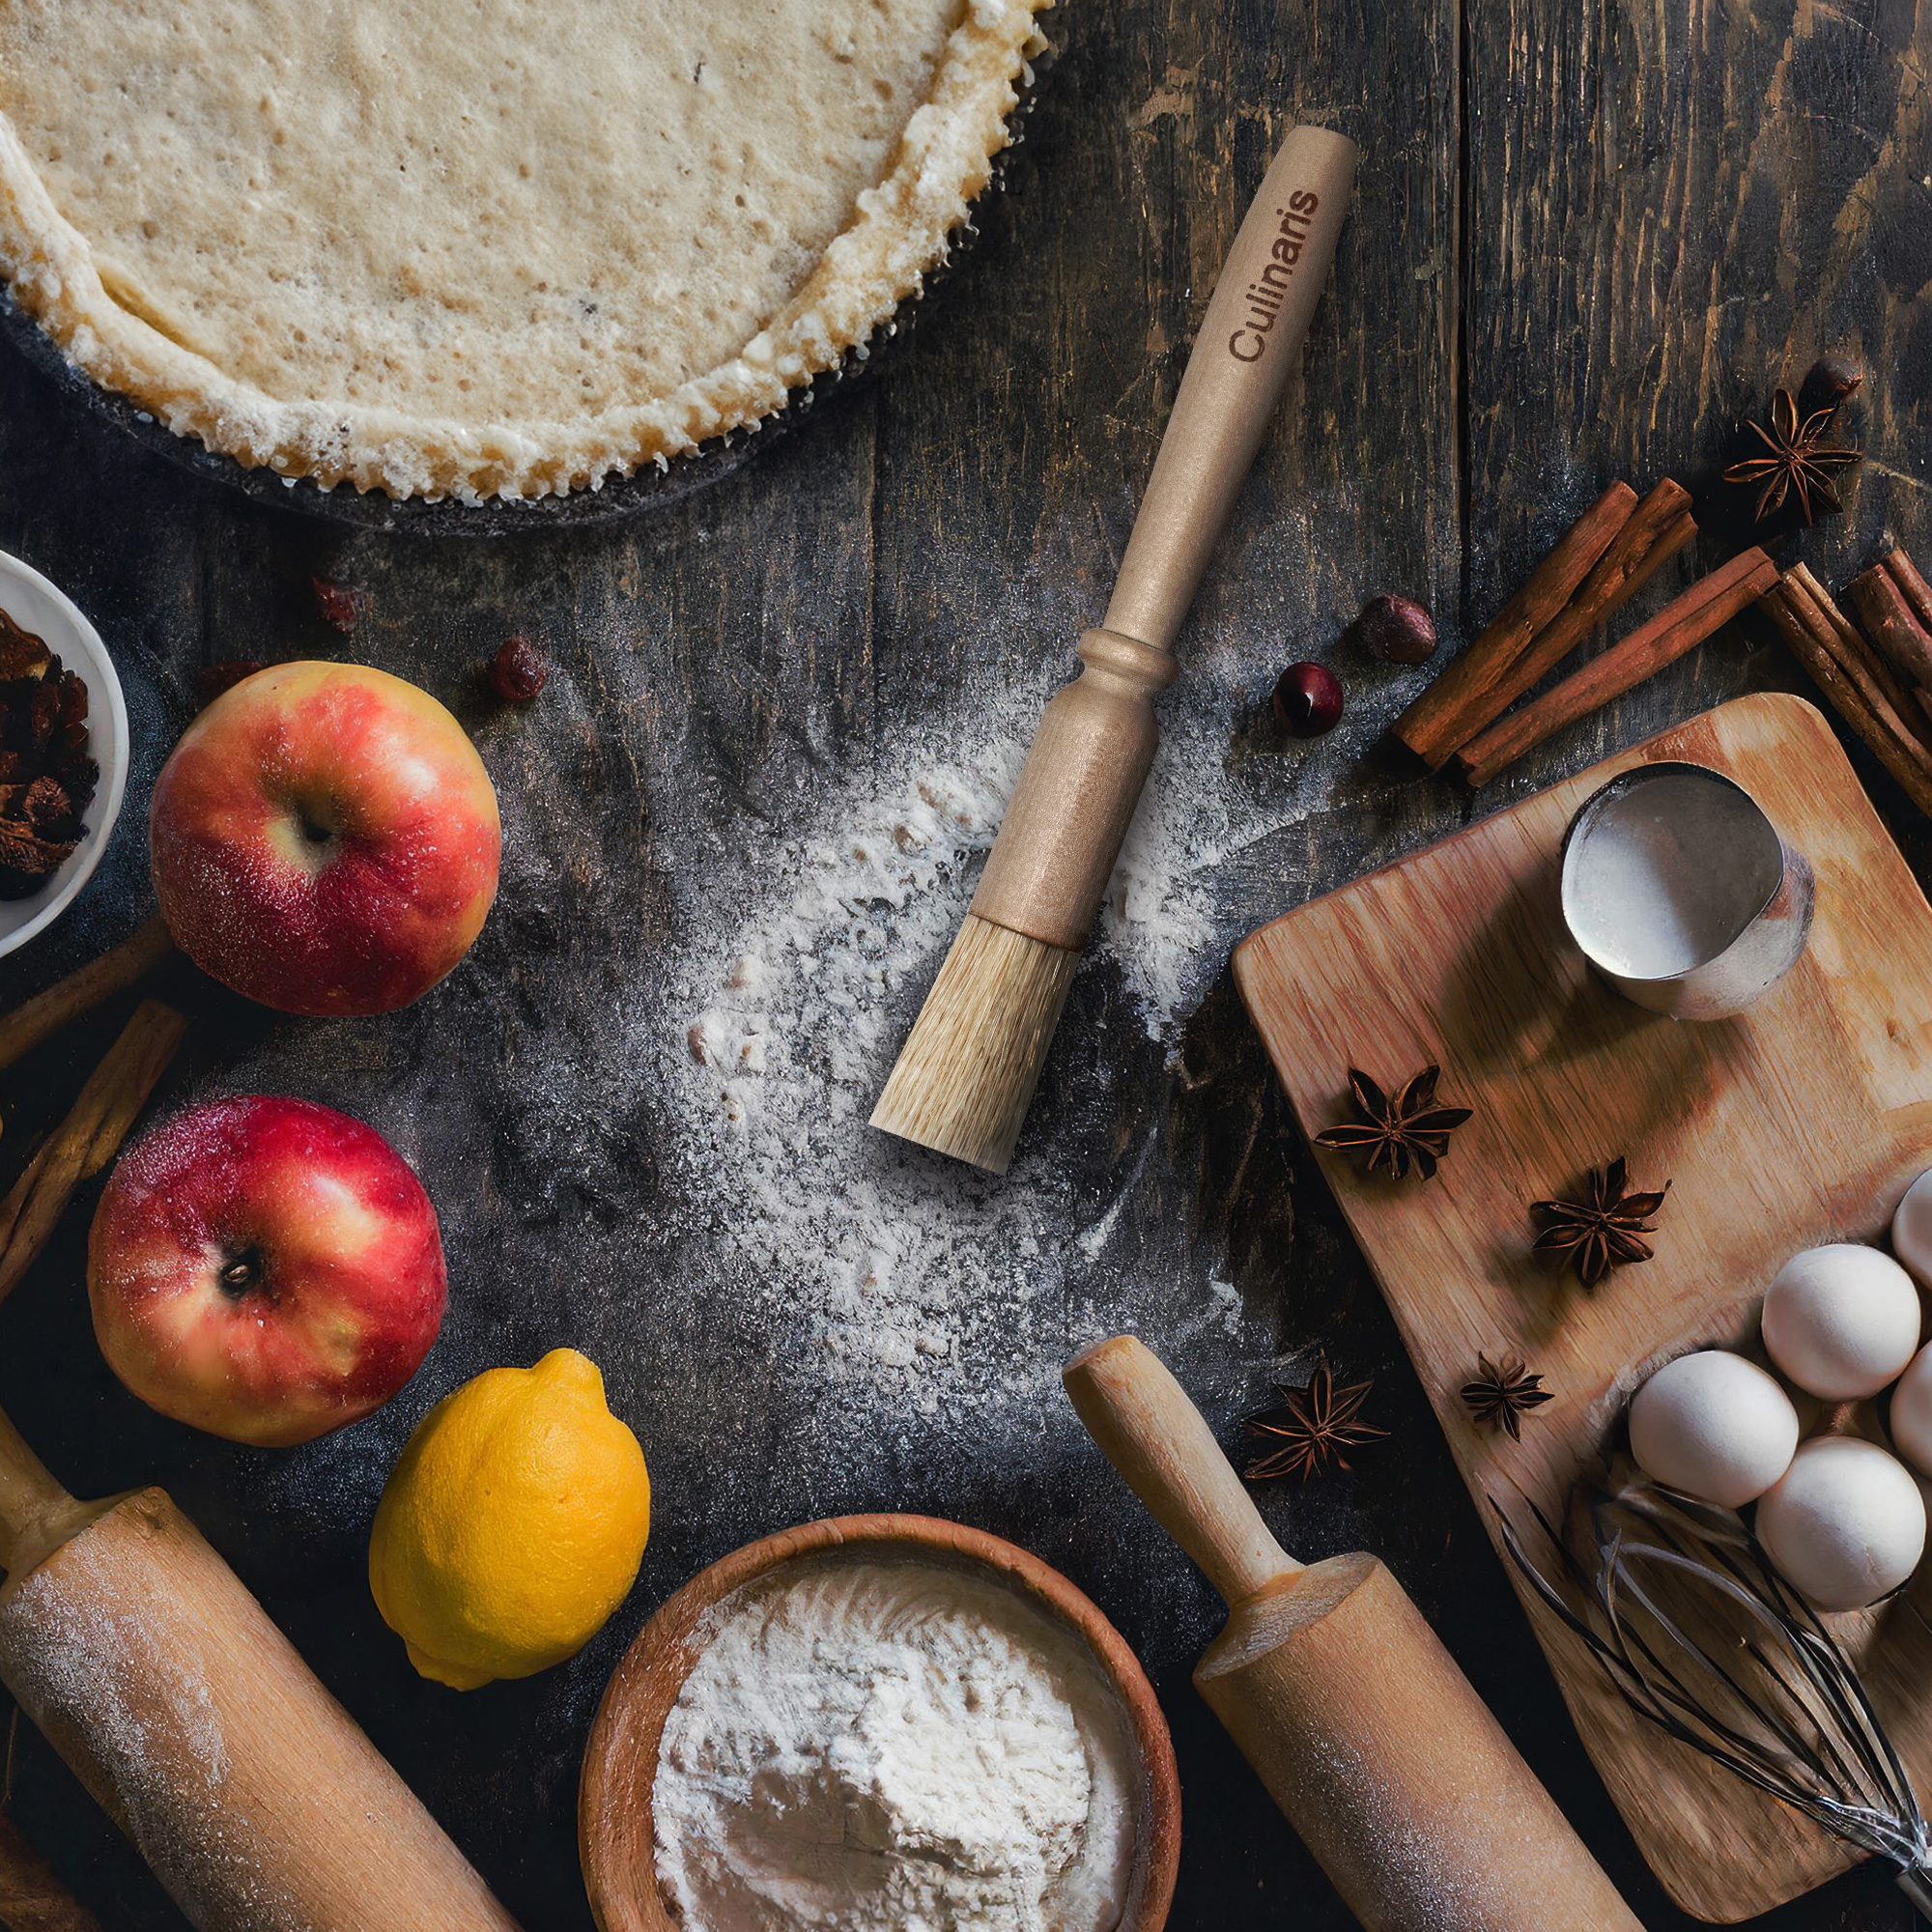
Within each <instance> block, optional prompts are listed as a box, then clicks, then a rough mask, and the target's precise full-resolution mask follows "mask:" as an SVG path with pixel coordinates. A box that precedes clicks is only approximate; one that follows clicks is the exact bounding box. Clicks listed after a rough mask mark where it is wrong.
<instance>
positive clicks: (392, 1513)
mask: <svg viewBox="0 0 1932 1932" xmlns="http://www.w3.org/2000/svg"><path fill="white" fill-rule="evenodd" d="M650 1527H651V1479H650V1476H649V1475H648V1473H647V1472H646V1471H645V1468H644V1453H643V1451H642V1450H641V1449H639V1447H638V1438H637V1437H636V1436H635V1435H632V1434H631V1432H630V1430H629V1429H627V1428H626V1427H625V1426H624V1424H623V1423H621V1422H620V1421H618V1419H617V1418H616V1417H615V1416H614V1415H612V1414H611V1411H610V1409H609V1408H608V1407H607V1406H605V1402H604V1378H603V1377H602V1376H601V1375H599V1374H598V1372H597V1365H596V1363H594V1362H592V1361H589V1360H587V1359H586V1358H585V1357H584V1356H582V1355H580V1354H579V1353H578V1352H577V1350H575V1349H554V1350H552V1351H551V1352H550V1353H549V1354H548V1355H546V1356H545V1357H544V1358H543V1360H542V1361H540V1362H539V1363H538V1364H537V1365H536V1367H535V1368H533V1369H491V1370H489V1371H487V1372H486V1373H485V1374H483V1375H480V1376H478V1377H477V1378H475V1379H474V1380H473V1381H469V1382H466V1383H464V1385H463V1386H462V1387H461V1388H460V1389H458V1390H456V1392H455V1393H454V1394H453V1395H447V1396H444V1397H443V1399H442V1400H441V1401H440V1403H438V1404H437V1406H435V1407H434V1408H433V1409H431V1410H430V1412H429V1413H428V1414H427V1415H426V1416H424V1417H423V1419H422V1421H421V1422H420V1423H419V1424H418V1425H417V1427H416V1432H415V1434H414V1435H412V1436H411V1437H410V1440H409V1445H408V1446H407V1447H406V1448H405V1449H404V1451H403V1454H402V1458H401V1460H400V1461H399V1462H398V1463H397V1464H396V1466H395V1468H394V1469H393V1470H391V1471H390V1474H389V1480H388V1484H387V1486H386V1487H385V1488H384V1491H383V1500H382V1502H381V1503H380V1504H379V1505H378V1507H377V1510H376V1527H375V1529H374V1530H373V1531H372V1532H371V1535H370V1538H369V1587H370V1588H371V1589H372V1590H373V1591H374V1592H375V1594H376V1607H377V1608H378V1609H379V1610H381V1611H382V1613H383V1621H384V1623H386V1624H387V1625H388V1626H389V1628H390V1629H391V1630H392V1631H394V1632H395V1633H396V1634H397V1635H398V1636H400V1637H401V1638H402V1639H403V1641H404V1643H405V1644H407V1645H408V1647H409V1653H410V1662H412V1663H413V1664H414V1665H415V1667H416V1668H417V1669H418V1670H419V1671H420V1672H421V1673H422V1674H423V1675H424V1676H425V1677H431V1678H434V1679H435V1680H436V1681H437V1682H438V1683H440V1684H447V1685H450V1686H451V1687H453V1688H454V1689H456V1690H474V1689H475V1688H476V1686H477V1685H479V1684H487V1683H489V1682H490V1681H491V1679H492V1678H496V1677H528V1676H530V1675H531V1674H532V1673H533V1672H535V1671H539V1670H547V1669H548V1668H549V1667H550V1666H551V1665H552V1664H553V1663H561V1662H563V1660H564V1659H565V1658H566V1657H572V1656H575V1655H576V1653H577V1652H578V1651H580V1650H582V1648H583V1646H584V1645H585V1644H586V1643H588V1642H589V1641H590V1639H591V1638H592V1637H593V1636H595V1635H596V1634H597V1633H598V1631H599V1630H600V1629H602V1628H603V1625H604V1621H605V1619H606V1618H607V1617H609V1616H610V1614H611V1611H612V1610H614V1609H615V1608H616V1607H617V1605H619V1604H621V1603H622V1602H623V1601H624V1598H625V1597H626V1595H627V1594H628V1593H629V1591H630V1588H631V1585H632V1584H633V1583H634V1582H636V1581H637V1577H638V1565H639V1563H640V1562H641V1561H642V1560H643V1554H644V1540H645V1538H646V1537H647V1536H648V1535H649V1534H650Z"/></svg>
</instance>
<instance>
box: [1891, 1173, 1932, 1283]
mask: <svg viewBox="0 0 1932 1932" xmlns="http://www.w3.org/2000/svg"><path fill="white" fill-rule="evenodd" d="M1891 1251H1892V1253H1893V1254H1895V1255H1896V1256H1897V1257H1898V1259H1899V1260H1900V1261H1902V1262H1903V1263H1904V1264H1905V1265H1906V1266H1907V1267H1909V1268H1910V1269H1911V1270H1912V1272H1913V1273H1914V1274H1916V1275H1917V1276H1918V1279H1919V1280H1920V1281H1921V1282H1923V1283H1924V1285H1925V1286H1926V1287H1927V1288H1932V1167H1928V1168H1927V1169H1926V1170H1925V1172H1924V1173H1923V1174H1921V1175H1920V1176H1919V1177H1918V1179H1917V1180H1915V1181H1914V1182H1913V1183H1912V1185H1911V1186H1910V1187H1908V1188H1907V1189H1906V1190H1905V1199H1904V1200H1903V1201H1901V1202H1900V1203H1899V1204H1898V1212H1897V1213H1896V1214H1894V1215H1893V1216H1892V1217H1891Z"/></svg>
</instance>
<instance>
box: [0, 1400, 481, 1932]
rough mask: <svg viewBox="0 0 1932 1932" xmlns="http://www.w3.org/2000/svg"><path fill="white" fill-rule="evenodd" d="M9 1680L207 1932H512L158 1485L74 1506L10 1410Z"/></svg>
mask: <svg viewBox="0 0 1932 1932" xmlns="http://www.w3.org/2000/svg"><path fill="white" fill-rule="evenodd" d="M0 1570H4V1571H5V1573H6V1582H5V1584H4V1586H0V1679H4V1680H5V1682H6V1685H7V1688H8V1689H9V1690H12V1691H13V1693H14V1697H15V1698H16V1699H17V1700H18V1702H19V1705H20V1708H21V1709H22V1710H23V1711H25V1712H26V1713H27V1715H28V1716H29V1717H30V1718H32V1719H33V1720H34V1722H35V1723H36V1724H38V1725H39V1726H40V1728H41V1730H42V1731H43V1733H44V1734H45V1736H46V1738H47V1739H48V1741H49V1742H50V1743H51V1744H52V1745H53V1746H54V1747H55V1748H56V1749H57V1750H58V1751H59V1752H60V1754H61V1755H62V1756H63V1757H64V1758H66V1759H67V1761H68V1763H69V1764H70V1765H71V1766H72V1767H73V1769H74V1771H75V1773H76V1774H77V1775H78V1776H79V1777H80V1779H81V1781H82V1783H84V1784H85V1785H86V1786H87V1788H88V1789H89V1790H90V1791H91V1792H93V1794H94V1796H95V1797H96V1798H97V1799H99V1802H100V1804H102V1805H103V1806H104V1807H105V1808H106V1810H107V1811H108V1812H109V1814H110V1815H111V1816H112V1817H113V1818H114V1819H115V1820H116V1822H117V1823H119V1824H120V1825H121V1826H122V1827H123V1829H124V1830H126V1832H127V1833H128V1836H129V1837H131V1838H132V1839H133V1840H134V1842H135V1844H136V1845H137V1846H138V1847H139V1848H140V1850H141V1853H142V1855H143V1856H144V1857H145V1858H146V1859H147V1861H148V1862H149V1864H151V1865H152V1866H153V1867H154V1869H155V1873H156V1877H158V1878H159V1879H160V1881H161V1883H162V1884H163V1885H165V1886H166V1887H167V1889H168V1890H169V1891H170V1892H172V1893H173V1895H174V1898H175V1901H176V1903H177V1904H179V1905H180V1907H181V1908H182V1910H183V1911H184V1912H185V1913H186V1915H187V1916H188V1918H190V1919H191V1920H192V1921H193V1922H194V1923H195V1924H196V1925H197V1926H200V1927H201V1928H203V1932H427V1928H429V1927H435V1928H436V1932H516V1923H515V1921H514V1920H513V1919H512V1918H510V1916H509V1915H508V1913H506V1912H505V1911H504V1910H503V1908H502V1907H501V1906H500V1905H498V1904H497V1901H496V1899H495V1898H494V1897H493V1896H492V1895H491V1892H490V1889H489V1887H487V1886H486V1885H485V1884H484V1883H483V1881H482V1880H481V1879H480V1878H478V1877H477V1875H476V1873H475V1872H474V1871H472V1870H471V1869H470V1867H469V1864H468V1863H467V1862H466V1861H465V1860H464V1857H463V1854H462V1853H461V1852H459V1851H458V1850H457V1849H456V1847H455V1846H454V1845H453V1844H451V1843H450V1841H449V1840H448V1838H446V1837H445V1836H444V1835H443V1833H442V1831H441V1830H440V1827H439V1826H438V1825H437V1823H436V1821H435V1819H433V1818H432V1817H431V1816H430V1815H429V1813H428V1812H427V1811H426V1810H424V1809H423V1807H422V1805H421V1804H419V1803H418V1802H417V1800H416V1798H415V1797H414V1796H413V1794H412V1792H411V1791H410V1789H409V1787H408V1786H407V1785H405V1784H404V1783H403V1781H402V1779H401V1778H399V1777H398V1776H396V1774H395V1773H394V1772H393V1771H391V1770H390V1768H389V1767H388V1765H387V1764H386V1763H385V1762H384V1760H383V1758H382V1757H381V1756H380V1755H379V1754H378V1752H377V1750H376V1747H374V1746H373V1745H372V1744H371V1743H370V1742H369V1740H368V1739H367V1738H366V1737H364V1736H363V1735H362V1733H361V1731H360V1730H359V1729H357V1728H356V1725H355V1720H354V1719H352V1718H351V1717H350V1716H349V1714H348V1712H346V1711H345V1710H344V1709H343V1708H342V1706H341V1705H340V1704H338V1703H337V1702H336V1701H335V1699H334V1698H333V1697H331V1696H330V1695H329V1694H328V1692H327V1690H324V1689H323V1688H322V1686H321V1685H320V1684H319V1683H318V1682H317V1681H316V1679H315V1677H314V1676H313V1675H312V1674H311V1673H310V1671H309V1668H308V1666H307V1665H306V1664H305V1663H303V1662H302V1661H301V1659H300V1658H299V1657H298V1656H297V1654H296V1652H295V1649H294V1647H293V1646H292V1645H291V1644H290V1642H289V1640H288V1639H287V1638H286V1637H285V1636H283V1635H282V1634H281V1632H280V1631H278V1630H277V1629H276V1628H275V1627H274V1625H273V1624H271V1623H270V1621H269V1618H268V1615H267V1613H266V1612H265V1611H264V1610H263V1608H262V1606H261V1605H260V1604H258V1603H257V1602H256V1601H255V1599H254V1598H253V1597H251V1596H250V1595H249V1594H248V1592H247V1591H246V1590H245V1589H244V1588H243V1587H242V1586H241V1581H240V1580H239V1579H238V1578H237V1577H236V1576H235V1573H234V1572H233V1571H232V1570H230V1569H229V1568H228V1566H227V1564H225V1563H224V1562H223V1561H222V1560H221V1558H220V1557H219V1556H218V1555H216V1553H215V1552H214V1550H213V1548H210V1547H209V1545H208V1544H207V1543H206V1542H204V1541H203V1540H202V1538H201V1536H200V1534H199V1533H198V1532H197V1531H196V1529H195V1527H194V1525H193V1524H192V1523H190V1522H189V1521H188V1520H187V1519H186V1518H185V1517H184V1516H183V1515H182V1514H181V1512H180V1511H179V1510H177V1509H176V1508H175V1506H174V1504H173V1503H171V1502H170V1501H169V1500H168V1499H167V1497H166V1496H165V1495H163V1494H162V1493H161V1492H160V1491H159V1490H142V1491H139V1492H136V1493H134V1494H133V1495H129V1496H125V1497H121V1498H119V1499H118V1500H111V1501H108V1502H99V1503H83V1502H76V1501H75V1500H74V1498H73V1497H72V1496H71V1495H69V1494H68V1492H66V1491H65V1490H64V1489H62V1488H61V1486H60V1485H59V1484H58V1483H57V1482H55V1481H54V1479H53V1478H52V1477H51V1476H50V1475H48V1473H47V1472H46V1470H45V1469H44V1468H43V1466H42V1465H41V1463H40V1462H39V1461H38V1460H37V1459H36V1457H35V1456H34V1453H33V1451H32V1450H31V1449H29V1448H28V1447H27V1445H26V1444H25V1443H24V1442H23V1441H22V1440H21V1439H20V1437H19V1435H18V1434H17V1433H16V1432H15V1430H14V1427H13V1425H12V1424H11V1423H10V1422H8V1420H7V1419H6V1417H5V1416H4V1415H0Z"/></svg>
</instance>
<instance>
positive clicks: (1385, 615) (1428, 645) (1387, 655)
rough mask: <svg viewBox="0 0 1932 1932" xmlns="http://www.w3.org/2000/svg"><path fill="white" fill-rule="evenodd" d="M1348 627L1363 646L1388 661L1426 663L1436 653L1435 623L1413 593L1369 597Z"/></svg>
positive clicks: (1410, 663) (1412, 663) (1402, 663)
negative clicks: (1358, 614)
mask: <svg viewBox="0 0 1932 1932" xmlns="http://www.w3.org/2000/svg"><path fill="white" fill-rule="evenodd" d="M1349 629H1350V635H1351V636H1353V637H1354V638H1355V639H1358V640H1359V641H1360V643H1361V644H1362V646H1363V648H1364V649H1366V650H1368V651H1370V652H1372V653H1373V654H1374V655H1375V656H1377V657H1378V658H1384V659H1386V660H1387V661H1388V662H1389V663H1390V664H1399V665H1419V664H1427V663H1428V662H1429V660H1430V659H1431V658H1432V657H1434V656H1435V623H1434V622H1433V621H1432V620H1431V618H1430V615H1429V612H1428V611H1425V610H1424V609H1423V608H1422V606H1421V605H1420V604H1418V603H1417V602H1416V601H1415V599H1414V598H1412V597H1393V596H1390V595H1389V594H1387V593H1386V592H1384V593H1383V594H1382V595H1381V596H1379V597H1371V598H1370V599H1369V601H1368V602H1367V603H1366V604H1364V605H1363V606H1362V614H1361V615H1360V616H1359V617H1357V618H1356V619H1355V621H1354V622H1353V623H1352V624H1351V625H1350V627H1349Z"/></svg>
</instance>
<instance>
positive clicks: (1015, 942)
mask: <svg viewBox="0 0 1932 1932" xmlns="http://www.w3.org/2000/svg"><path fill="white" fill-rule="evenodd" d="M1079 963H1080V955H1079V953H1077V952H1068V951H1067V950H1066V949H1065V947H1064V946H1049V945H1048V944H1047V943H1046V942H1045V941H1044V940H1041V939H1029V938H1028V937H1027V935H1026V934H1025V933H1023V932H1013V931H1009V929H1008V928H1007V927H1006V926H1004V925H995V924H994V923H992V921H991V920H985V919H977V918H975V917H974V916H973V914H971V913H968V914H967V915H966V923H965V924H963V925H962V926H961V927H960V928H959V937H958V938H957V939H955V940H954V941H953V942H952V952H949V953H948V954H947V955H946V963H945V965H943V966H942V967H941V968H940V969H939V978H938V979H936V980H934V981H933V982H932V991H931V992H929V993H928V994H927V995H926V996H925V1005H924V1006H923V1008H922V1009H920V1015H919V1018H918V1020H917V1021H916V1022H915V1023H914V1026H913V1030H912V1033H911V1035H910V1036H909V1037H908V1038H907V1040H906V1043H905V1047H904V1049H903V1050H902V1051H901V1053H900V1054H899V1057H898V1063H897V1065H895V1066H894V1068H893V1073H892V1078H891V1079H890V1080H888V1081H887V1082H886V1091H885V1092H884V1093H883V1094H880V1095H879V1104H878V1105H877V1106H876V1107H875V1108H873V1110H872V1124H873V1126H875V1127H881V1128H883V1129H884V1130H885V1131H886V1132H887V1133H889V1134H897V1135H898V1136H899V1138H900V1139H901V1140H908V1141H917V1142H918V1143H919V1144H920V1146H921V1147H928V1148H931V1149H933V1150H934V1151H936V1152H939V1153H947V1154H952V1155H953V1156H954V1157H955V1158H956V1159H959V1160H969V1161H971V1162H972V1163H973V1165H974V1166H975V1167H983V1168H985V1169H987V1170H988V1171H989V1172H990V1173H993V1174H1004V1173H1006V1171H1007V1163H1008V1162H1009V1160H1011V1159H1012V1157H1013V1143H1014V1142H1015V1141H1016V1140H1018V1139H1019V1137H1020V1123H1021V1122H1023V1121H1024V1120H1025V1119H1026V1114H1027V1108H1028V1107H1029V1106H1030V1105H1031V1104H1032V1102H1033V1090H1034V1087H1035V1085H1036V1083H1037V1081H1038V1079H1039V1069H1040V1064H1041V1063H1042V1062H1043V1061H1044V1060H1045V1059H1046V1050H1047V1048H1048V1047H1049V1046H1050V1045H1052V1043H1053V1030H1054V1028H1055V1027H1057V1026H1058V1025H1059V1024H1060V1009H1061V1008H1062V1007H1064V1006H1065V1004H1066V988H1067V986H1068V984H1069V983H1070V982H1071V980H1072V979H1073V969H1074V968H1075V967H1076V966H1078V965H1079Z"/></svg>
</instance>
